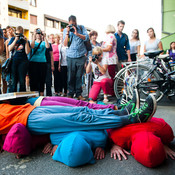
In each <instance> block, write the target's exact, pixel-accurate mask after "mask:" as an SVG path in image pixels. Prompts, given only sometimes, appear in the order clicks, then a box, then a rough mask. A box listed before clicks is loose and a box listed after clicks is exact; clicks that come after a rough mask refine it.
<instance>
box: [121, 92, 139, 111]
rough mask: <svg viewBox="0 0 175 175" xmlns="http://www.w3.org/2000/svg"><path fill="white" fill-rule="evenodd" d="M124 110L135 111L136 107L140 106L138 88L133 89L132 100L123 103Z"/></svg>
mask: <svg viewBox="0 0 175 175" xmlns="http://www.w3.org/2000/svg"><path fill="white" fill-rule="evenodd" d="M122 106H123V107H122V110H125V111H126V112H127V114H131V113H134V111H135V109H139V108H140V95H139V92H138V90H137V89H134V90H133V96H132V99H131V100H130V101H128V102H127V103H125V104H122Z"/></svg>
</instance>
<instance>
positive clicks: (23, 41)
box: [8, 26, 30, 92]
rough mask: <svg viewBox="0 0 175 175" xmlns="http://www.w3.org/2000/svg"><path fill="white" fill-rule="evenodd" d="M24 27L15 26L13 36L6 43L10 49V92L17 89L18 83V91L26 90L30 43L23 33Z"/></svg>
mask: <svg viewBox="0 0 175 175" xmlns="http://www.w3.org/2000/svg"><path fill="white" fill-rule="evenodd" d="M23 33H24V29H23V27H21V26H18V27H17V28H16V34H15V37H12V38H11V40H10V41H9V43H8V48H9V51H12V55H13V56H12V67H11V76H12V89H11V91H12V92H16V91H17V84H18V83H19V91H20V92H21V91H26V85H25V78H26V75H27V71H28V65H29V61H28V57H27V54H29V53H30V44H29V41H28V40H27V38H26V37H25V36H24V35H23Z"/></svg>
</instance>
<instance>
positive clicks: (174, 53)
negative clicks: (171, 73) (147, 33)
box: [167, 41, 175, 70]
mask: <svg viewBox="0 0 175 175" xmlns="http://www.w3.org/2000/svg"><path fill="white" fill-rule="evenodd" d="M167 54H169V56H170V57H171V58H172V60H171V61H170V63H173V64H174V63H175V42H174V41H173V42H171V43H170V49H169V50H167ZM174 68H175V66H173V70H174Z"/></svg>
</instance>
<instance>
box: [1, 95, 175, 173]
mask: <svg viewBox="0 0 175 175" xmlns="http://www.w3.org/2000/svg"><path fill="white" fill-rule="evenodd" d="M155 117H161V118H163V119H165V121H166V122H168V123H169V124H170V126H171V127H172V128H173V131H174V132H175V98H174V99H173V100H172V101H169V100H167V99H166V98H164V99H163V100H162V101H161V102H159V104H158V108H157V112H156V114H155ZM170 146H171V148H172V149H173V150H175V139H174V141H173V142H172V143H171V145H170ZM16 174H19V175H40V174H42V175H82V174H83V175H99V174H100V175H116V174H120V175H126V174H129V175H136V174H137V175H148V174H149V175H165V174H166V175H174V174H175V160H171V159H170V158H169V159H167V160H166V161H165V162H164V163H163V164H162V165H160V166H159V167H156V168H147V167H144V166H143V165H141V164H139V163H138V162H137V161H136V160H135V159H134V158H133V157H132V156H129V157H128V160H122V161H119V160H114V159H112V158H110V154H109V151H108V152H107V154H106V158H105V159H104V160H99V161H97V162H96V164H94V165H85V166H82V167H78V168H70V167H68V166H66V165H64V164H62V163H59V162H55V161H53V160H52V159H51V156H50V155H44V154H42V153H41V150H37V151H36V152H33V153H32V154H31V155H30V156H28V157H25V158H22V159H19V160H17V159H15V157H14V155H13V154H10V153H7V152H3V153H2V154H0V175H16Z"/></svg>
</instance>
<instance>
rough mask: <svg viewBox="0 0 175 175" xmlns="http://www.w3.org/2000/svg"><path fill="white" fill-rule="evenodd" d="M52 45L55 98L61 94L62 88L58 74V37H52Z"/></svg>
mask: <svg viewBox="0 0 175 175" xmlns="http://www.w3.org/2000/svg"><path fill="white" fill-rule="evenodd" d="M54 39H55V40H54V41H55V42H54V44H52V49H53V58H54V71H53V75H54V89H55V96H58V95H61V94H62V87H61V74H60V72H59V61H60V53H59V45H60V35H58V34H55V35H54Z"/></svg>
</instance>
